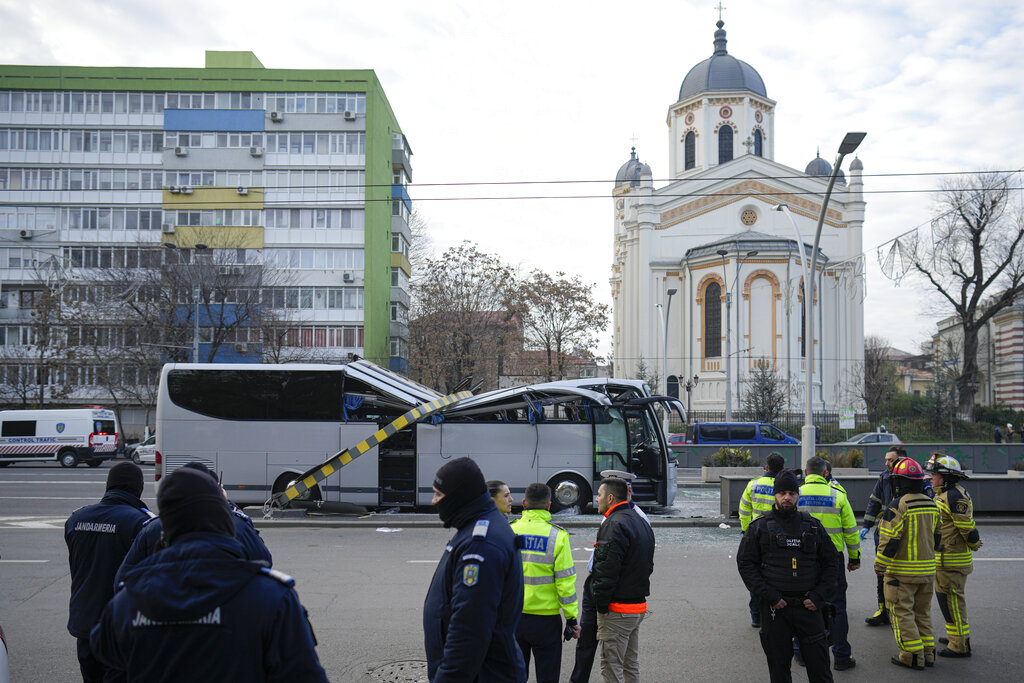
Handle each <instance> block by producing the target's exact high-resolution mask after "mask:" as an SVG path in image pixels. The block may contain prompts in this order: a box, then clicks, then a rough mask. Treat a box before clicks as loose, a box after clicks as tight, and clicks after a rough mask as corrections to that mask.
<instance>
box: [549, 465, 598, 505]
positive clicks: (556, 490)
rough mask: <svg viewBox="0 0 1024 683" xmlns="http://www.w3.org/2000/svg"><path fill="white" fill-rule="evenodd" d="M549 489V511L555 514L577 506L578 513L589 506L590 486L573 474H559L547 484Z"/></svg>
mask: <svg viewBox="0 0 1024 683" xmlns="http://www.w3.org/2000/svg"><path fill="white" fill-rule="evenodd" d="M548 486H549V487H551V509H552V511H555V512H557V511H558V510H564V509H566V508H571V507H573V506H574V505H575V506H579V509H580V512H583V510H585V509H586V507H587V505H589V504H590V486H589V485H588V484H587V482H585V481H583V478H582V477H580V476H578V475H575V474H559V475H558V476H556V477H552V478H551V481H549V482H548Z"/></svg>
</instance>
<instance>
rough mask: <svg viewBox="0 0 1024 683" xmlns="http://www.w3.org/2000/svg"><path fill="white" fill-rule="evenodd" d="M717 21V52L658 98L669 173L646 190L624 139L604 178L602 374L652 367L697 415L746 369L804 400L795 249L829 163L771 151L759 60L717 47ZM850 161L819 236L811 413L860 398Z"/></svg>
mask: <svg viewBox="0 0 1024 683" xmlns="http://www.w3.org/2000/svg"><path fill="white" fill-rule="evenodd" d="M717 26H718V30H717V31H715V40H714V54H712V55H711V57H709V58H708V59H705V60H704V61H702V62H700V63H699V64H697V65H696V66H694V67H693V68H692V69H690V71H689V73H687V74H686V78H684V79H683V83H682V86H681V87H680V88H679V97H678V99H677V101H676V102H675V103H674V104H672V105H671V106H669V108H668V118H667V124H668V140H669V148H668V153H669V172H670V178H671V182H669V184H668V185H665V186H663V187H659V188H655V187H654V184H653V180H652V175H651V169H650V166H648V165H647V164H644V163H642V162H641V161H640V160H639V159H638V158H637V155H636V151H635V149H634V151H633V153H632V154H631V158H630V159H629V160H628V161H627V162H626V163H625V164H623V166H622V167H621V168H620V169H619V172H618V174H617V175H616V180H615V189H614V191H613V201H614V222H615V261H614V264H613V267H612V276H611V287H612V299H613V309H614V314H613V325H614V330H613V343H614V368H613V372H614V374H615V376H617V377H635V376H637V373H638V369H639V367H640V364H641V362H642V363H643V364H644V365H645V366H646V368H647V370H648V372H649V373H650V374H656V375H657V377H658V378H659V386H658V387H657V388H654V390H655V391H657V392H659V393H661V392H667V393H669V394H672V395H676V396H679V397H680V398H681V399H682V401H683V404H684V405H687V404H688V403H689V404H690V407H691V408H692V410H694V411H697V410H713V411H721V410H724V409H725V407H726V405H725V403H726V396H727V393H728V394H731V403H732V411H733V413H734V414H735V413H737V412H738V411H739V410H741V408H742V393H743V390H744V388H745V385H746V383H747V381H748V379H749V376H750V373H751V372H752V371H753V370H755V369H756V368H757V367H759V366H760V367H767V368H770V369H771V370H772V371H774V372H775V373H776V374H777V376H778V377H779V378H780V379H781V380H783V381H787V382H788V383H789V385H790V386H791V389H790V392H789V393H790V397H791V398H790V400H791V404H790V409H791V410H793V411H795V412H801V411H802V410H803V406H804V405H805V399H804V386H805V382H806V375H805V374H804V373H805V372H806V369H807V362H808V359H807V358H805V353H804V329H805V327H804V313H803V311H804V308H803V297H804V292H805V291H807V290H809V289H810V288H807V289H805V287H804V282H803V280H804V277H803V264H802V261H801V252H803V254H804V258H807V260H808V264H809V262H810V256H811V245H812V243H813V241H814V231H815V227H816V225H817V222H818V216H819V213H820V211H821V202H822V201H823V200H824V197H825V191H826V187H827V185H828V180H829V176H830V175H831V173H832V166H831V165H830V164H829V163H828V162H827V161H826V160H825V159H822V158H820V157H816V158H815V159H813V160H812V161H811V162H810V163H809V164H808V165H807V167H806V169H805V170H804V171H798V170H796V169H793V168H789V167H788V166H783V165H782V164H779V163H777V162H776V161H775V160H774V158H775V104H776V103H775V101H774V100H772V99H770V98H769V97H768V93H767V91H766V89H765V85H764V81H763V80H762V79H761V76H760V75H759V74H758V73H757V71H756V70H755V69H754V68H753V67H751V66H750V65H749V64H747V63H746V62H743V61H740V60H739V59H736V58H735V57H733V56H732V55H730V54H729V53H728V50H727V49H726V37H725V30H724V28H723V26H724V23H723V22H722V21H721V20H719V22H718V24H717ZM838 142H839V140H838V139H837V140H836V141H835V144H836V145H837V146H838ZM830 144H831V143H830ZM862 171H863V165H862V164H861V162H860V159H858V158H854V159H853V160H852V163H850V164H849V178H845V177H844V176H843V175H840V176H839V179H838V180H837V182H836V184H835V187H834V189H833V192H832V196H831V198H830V200H829V202H828V207H827V211H826V213H825V219H824V225H823V228H822V233H821V241H820V246H819V250H820V253H819V256H818V260H817V269H816V275H815V278H816V283H815V285H816V286H815V288H814V291H815V298H814V324H813V325H812V327H813V337H814V338H813V352H812V358H811V362H813V363H814V366H813V374H812V380H813V392H812V402H813V406H814V409H815V410H836V409H839V408H856V407H858V403H859V401H858V399H857V398H856V389H855V386H856V385H857V384H858V383H859V382H860V381H861V380H860V379H859V378H860V377H861V375H862V372H863V370H862V360H863V357H864V305H863V301H864V293H865V292H864V287H865V283H864V261H863V256H862V253H861V252H862V236H863V229H864V228H863V226H864V208H865V203H864V197H863V183H862V179H861V174H862ZM780 205H787V206H788V208H789V213H790V214H791V216H792V218H793V221H790V219H789V218H788V217H787V216H786V214H785V212H783V211H781V210H779V207H780ZM794 222H795V223H796V226H797V227H798V229H799V234H800V235H801V239H800V240H798V238H797V231H796V230H794V225H793V223H794ZM801 242H802V243H801ZM666 314H667V315H666ZM665 318H667V326H666V327H663V324H665V322H664V321H665ZM666 337H667V341H668V343H667V348H666V345H665V339H666ZM666 360H667V365H666ZM695 377H696V378H697V381H696V384H694V382H693V380H694V378H695ZM665 378H667V382H666V381H665ZM727 382H728V384H729V387H730V391H729V392H727V391H726V386H727ZM688 399H689V400H688Z"/></svg>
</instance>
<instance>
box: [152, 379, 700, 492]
mask: <svg viewBox="0 0 1024 683" xmlns="http://www.w3.org/2000/svg"><path fill="white" fill-rule="evenodd" d="M439 398H441V395H440V394H439V393H437V392H436V391H434V390H432V389H429V388H427V387H424V386H422V385H419V384H417V383H415V382H412V381H410V380H408V379H406V378H404V377H401V376H399V375H397V374H394V373H391V372H389V371H387V370H384V369H383V368H380V367H378V366H376V365H374V364H372V363H370V362H368V361H363V360H358V361H354V362H351V363H349V364H347V365H302V364H287V365H255V364H218V363H210V364H168V365H165V366H164V368H163V372H162V374H161V378H160V390H159V397H158V399H157V425H156V427H157V429H156V433H157V456H156V457H157V463H156V464H157V475H156V476H157V478H158V479H159V478H160V477H161V476H162V475H166V474H167V473H169V472H171V471H173V470H175V469H177V468H178V467H181V466H182V465H184V464H185V463H186V462H189V461H196V460H197V461H201V462H203V463H205V464H206V465H207V466H209V467H210V468H211V469H213V470H214V471H216V472H218V473H220V474H221V476H222V477H223V483H224V487H225V489H226V490H227V492H228V495H229V496H230V497H231V499H232V500H233V501H235V502H236V503H238V504H239V505H263V504H264V503H265V502H266V501H267V500H268V499H269V498H270V497H271V496H273V495H275V494H279V493H280V492H282V491H283V490H285V489H286V488H287V487H288V486H289V484H290V483H291V482H292V481H294V480H295V479H296V477H297V476H298V475H300V474H302V473H303V472H306V471H307V470H309V469H310V468H312V467H315V466H317V465H319V464H321V463H323V462H325V461H327V460H329V459H330V458H331V457H332V456H334V455H335V454H336V453H338V452H340V451H342V450H344V449H346V448H349V447H352V446H354V445H355V444H357V443H359V442H360V441H362V440H364V439H367V438H369V437H370V436H371V435H374V434H376V433H378V430H380V429H382V428H383V427H384V425H385V424H387V423H389V422H391V421H392V420H394V419H395V418H396V417H398V416H399V415H401V414H403V413H405V412H406V411H408V410H410V409H411V408H412V407H414V406H416V405H420V404H423V403H428V402H431V401H434V400H437V399H439ZM658 406H661V407H662V409H674V410H677V411H679V412H680V414H682V406H681V405H680V404H679V402H678V401H676V400H674V399H670V398H667V397H653V396H651V395H650V391H649V390H648V388H647V386H646V385H645V384H644V383H643V382H641V381H639V380H620V379H585V380H572V381H565V382H551V383H546V384H536V385H531V386H525V387H517V388H513V389H501V390H497V391H491V392H487V393H484V394H479V395H476V396H471V397H469V398H466V399H463V400H461V401H458V402H456V403H454V404H452V405H451V406H448V407H446V408H444V409H442V410H441V411H439V412H438V413H435V414H434V415H433V416H432V417H431V418H428V419H426V420H424V421H421V422H418V423H414V424H410V425H409V426H408V427H406V428H405V429H402V430H400V431H398V432H397V433H395V434H394V435H392V436H390V437H388V438H386V439H385V440H382V441H381V443H380V444H379V445H377V446H375V447H373V448H371V449H370V450H368V451H367V452H366V453H364V454H362V455H360V456H358V457H356V458H355V459H354V460H353V461H352V462H350V463H349V464H348V465H346V466H344V467H343V468H341V469H339V470H338V471H337V472H335V473H333V474H331V475H330V476H328V477H327V478H326V479H324V480H323V481H321V482H319V483H318V484H317V485H315V486H313V487H311V488H310V490H309V491H307V492H306V493H305V495H304V496H303V498H304V499H305V500H307V501H309V500H320V501H326V502H338V503H347V504H353V505H358V506H363V507H366V508H392V507H399V508H403V507H404V508H416V507H426V506H428V505H430V500H431V497H432V495H433V490H432V482H433V476H434V472H436V471H437V469H438V468H439V467H440V466H441V465H442V464H444V463H445V462H446V461H447V460H449V459H451V458H454V457H460V456H470V457H472V458H473V459H474V460H476V461H477V463H478V464H479V465H480V468H481V469H482V470H483V473H484V476H485V477H486V478H488V479H501V480H503V481H505V482H506V483H508V485H509V488H510V490H511V491H512V493H513V497H515V498H516V500H517V501H519V500H521V499H522V495H523V493H524V492H525V490H526V487H527V486H528V485H529V484H530V483H532V482H535V481H543V482H546V483H547V484H548V485H550V486H551V488H552V490H553V491H554V494H555V504H556V506H558V507H572V506H580V507H581V508H584V507H586V506H587V505H588V504H589V503H591V502H592V496H593V494H594V492H595V490H596V484H597V482H599V481H600V473H601V471H602V470H606V469H619V470H627V471H630V472H633V473H634V474H636V475H637V478H636V480H635V481H634V482H633V493H634V500H635V501H636V502H637V503H638V504H641V505H644V506H648V507H658V506H669V505H671V504H672V502H673V500H674V498H675V493H676V471H675V460H674V458H673V457H672V454H671V452H670V451H669V448H668V443H667V440H666V435H665V434H664V433H663V432H662V430H661V427H660V423H659V419H658V413H657V410H656V408H657V407H658ZM684 419H685V418H684Z"/></svg>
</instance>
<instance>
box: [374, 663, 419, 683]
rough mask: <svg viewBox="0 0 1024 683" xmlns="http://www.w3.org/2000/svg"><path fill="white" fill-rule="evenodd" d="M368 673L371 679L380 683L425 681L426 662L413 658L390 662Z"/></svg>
mask: <svg viewBox="0 0 1024 683" xmlns="http://www.w3.org/2000/svg"><path fill="white" fill-rule="evenodd" d="M369 673H370V679H371V680H373V681H379V682H380V683H427V663H426V662H423V661H419V660H415V659H413V660H409V661H405V662H391V663H390V664H385V665H384V666H380V667H377V668H376V669H373V670H372V671H370V672H369Z"/></svg>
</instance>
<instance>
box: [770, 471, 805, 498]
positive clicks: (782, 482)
mask: <svg viewBox="0 0 1024 683" xmlns="http://www.w3.org/2000/svg"><path fill="white" fill-rule="evenodd" d="M782 491H793V492H794V493H800V486H799V485H798V484H797V481H796V475H795V474H793V473H792V472H791V471H789V470H782V471H781V472H779V473H778V474H776V475H775V493H780V492H782Z"/></svg>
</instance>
